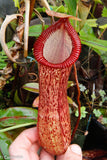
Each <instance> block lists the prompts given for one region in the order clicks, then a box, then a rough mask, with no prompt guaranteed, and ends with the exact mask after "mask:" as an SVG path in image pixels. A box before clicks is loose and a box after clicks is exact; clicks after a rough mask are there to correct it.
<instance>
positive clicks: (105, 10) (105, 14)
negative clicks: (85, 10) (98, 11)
mask: <svg viewBox="0 0 107 160" xmlns="http://www.w3.org/2000/svg"><path fill="white" fill-rule="evenodd" d="M102 17H107V8H106V7H104V8H103V11H102Z"/></svg>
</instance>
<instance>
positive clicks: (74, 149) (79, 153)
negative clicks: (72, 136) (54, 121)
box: [70, 144, 82, 155]
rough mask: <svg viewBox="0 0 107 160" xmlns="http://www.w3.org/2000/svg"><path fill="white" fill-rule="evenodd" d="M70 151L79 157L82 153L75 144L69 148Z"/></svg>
mask: <svg viewBox="0 0 107 160" xmlns="http://www.w3.org/2000/svg"><path fill="white" fill-rule="evenodd" d="M70 149H71V150H72V152H74V153H76V154H78V155H81V153H82V151H81V148H80V146H78V145H77V144H72V145H71V146H70Z"/></svg>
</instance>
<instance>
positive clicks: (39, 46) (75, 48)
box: [34, 18, 81, 68]
mask: <svg viewBox="0 0 107 160" xmlns="http://www.w3.org/2000/svg"><path fill="white" fill-rule="evenodd" d="M62 26H63V28H64V29H63V31H66V32H67V33H68V35H69V37H70V38H71V41H72V51H71V53H70V56H69V57H68V58H67V59H66V60H65V61H63V62H61V63H57V64H53V63H50V62H48V61H47V60H46V59H45V58H44V56H43V48H44V44H45V43H46V41H47V40H48V39H49V37H50V36H51V35H52V34H53V33H54V32H56V31H57V30H61V28H62ZM64 38H66V36H65V37H64ZM57 39H58V37H56V40H57ZM51 43H53V42H51ZM54 47H56V46H54ZM80 51H81V42H80V39H79V36H78V34H77V33H76V31H75V30H74V28H73V27H72V26H71V24H70V22H69V19H68V18H62V19H59V20H58V21H57V22H56V23H55V24H53V25H52V26H50V27H49V28H47V29H46V30H45V31H44V32H43V33H42V34H41V36H40V37H39V38H38V39H37V41H36V42H35V44H34V56H35V58H36V60H37V61H38V62H39V63H41V64H43V65H46V66H49V67H53V68H65V67H69V66H70V65H72V64H73V63H75V61H76V60H77V59H78V57H79V54H80ZM51 52H52V50H50V54H52V53H51Z"/></svg>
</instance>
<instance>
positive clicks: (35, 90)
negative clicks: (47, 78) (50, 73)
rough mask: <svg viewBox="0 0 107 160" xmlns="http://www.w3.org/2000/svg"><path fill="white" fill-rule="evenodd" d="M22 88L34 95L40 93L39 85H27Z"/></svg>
mask: <svg viewBox="0 0 107 160" xmlns="http://www.w3.org/2000/svg"><path fill="white" fill-rule="evenodd" d="M22 88H23V89H25V90H27V91H30V92H33V93H39V83H26V84H25V85H23V87H22Z"/></svg>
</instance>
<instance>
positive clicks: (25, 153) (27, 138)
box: [9, 127, 39, 160]
mask: <svg viewBox="0 0 107 160" xmlns="http://www.w3.org/2000/svg"><path fill="white" fill-rule="evenodd" d="M37 140H38V135H37V128H36V127H35V128H30V129H27V130H25V131H23V132H22V133H21V134H20V135H19V136H18V137H17V138H16V139H15V140H14V141H13V143H12V144H11V145H10V147H9V154H10V159H11V160H17V159H23V160H29V157H30V156H31V154H30V150H31V151H32V153H34V150H35V156H34V157H35V158H33V160H39V158H38V155H37V151H38V148H39V145H38V143H37ZM33 155H34V154H33Z"/></svg>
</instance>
